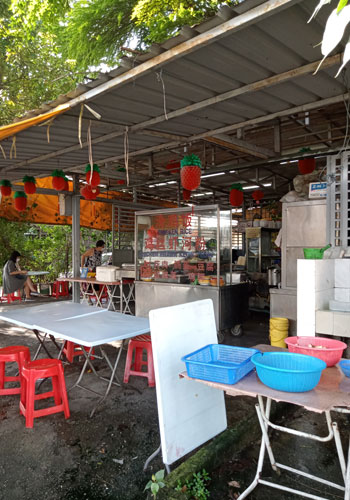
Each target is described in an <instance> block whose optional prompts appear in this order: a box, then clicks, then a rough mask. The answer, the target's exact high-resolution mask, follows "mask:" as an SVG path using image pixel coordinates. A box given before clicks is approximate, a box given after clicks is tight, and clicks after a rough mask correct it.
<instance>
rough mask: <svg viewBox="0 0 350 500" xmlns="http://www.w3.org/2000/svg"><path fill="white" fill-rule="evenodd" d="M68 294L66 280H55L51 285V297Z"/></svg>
mask: <svg viewBox="0 0 350 500" xmlns="http://www.w3.org/2000/svg"><path fill="white" fill-rule="evenodd" d="M68 295H69V288H68V281H55V282H54V284H53V287H52V297H56V299H57V298H58V297H67V296H68Z"/></svg>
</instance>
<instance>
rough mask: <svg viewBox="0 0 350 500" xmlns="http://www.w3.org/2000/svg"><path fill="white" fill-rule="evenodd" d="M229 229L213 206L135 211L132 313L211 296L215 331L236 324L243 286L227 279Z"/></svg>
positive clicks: (229, 223)
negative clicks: (134, 274) (133, 307)
mask: <svg viewBox="0 0 350 500" xmlns="http://www.w3.org/2000/svg"><path fill="white" fill-rule="evenodd" d="M231 231H232V219H231V211H230V210H224V211H222V210H220V208H219V206H218V205H207V206H199V207H187V208H176V209H164V210H152V211H147V212H136V214H135V249H136V283H135V289H136V315H137V316H148V312H149V311H150V310H151V309H156V308H158V307H166V306H171V305H176V304H181V303H186V302H191V301H194V300H200V299H205V298H210V299H212V301H213V304H214V311H215V316H216V322H217V329H218V330H219V331H222V330H225V329H230V328H234V327H235V326H236V325H237V324H240V323H241V322H242V321H243V316H244V314H245V311H246V312H247V311H248V298H247V300H246V302H247V307H246V308H245V307H244V300H245V299H244V298H245V290H246V292H247V293H246V296H247V297H248V290H247V285H246V284H245V283H235V284H232V271H231V269H232V236H231Z"/></svg>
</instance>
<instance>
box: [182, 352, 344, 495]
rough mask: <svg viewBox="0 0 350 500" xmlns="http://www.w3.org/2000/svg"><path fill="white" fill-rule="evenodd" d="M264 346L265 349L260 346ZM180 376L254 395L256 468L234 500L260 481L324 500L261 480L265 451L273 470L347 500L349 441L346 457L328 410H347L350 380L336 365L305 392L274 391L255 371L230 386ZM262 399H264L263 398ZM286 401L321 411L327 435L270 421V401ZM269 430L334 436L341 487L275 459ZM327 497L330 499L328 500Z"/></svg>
mask: <svg viewBox="0 0 350 500" xmlns="http://www.w3.org/2000/svg"><path fill="white" fill-rule="evenodd" d="M265 347H266V349H264V348H265ZM269 347H270V346H263V345H261V346H256V348H258V349H259V348H260V349H261V350H274V349H271V348H269ZM180 376H181V377H184V378H187V379H190V380H195V381H196V382H200V383H204V384H207V385H209V386H211V387H215V388H217V389H221V390H223V391H225V392H226V394H228V395H229V396H251V397H257V400H258V402H257V404H256V405H255V409H256V413H257V417H258V421H259V425H260V429H261V445H260V451H259V458H258V464H257V470H256V474H255V477H254V480H253V481H252V483H251V484H250V486H248V488H247V489H246V490H245V491H244V492H243V493H241V495H240V496H239V497H238V499H237V500H243V499H244V498H246V497H248V495H249V494H250V493H251V492H252V491H253V490H254V488H256V486H257V485H258V484H263V485H265V486H269V487H272V488H275V489H278V490H282V491H286V492H290V493H293V494H295V495H298V496H302V497H305V498H311V499H315V500H327V498H325V497H320V496H317V495H313V494H310V493H307V492H305V491H301V490H296V489H294V488H288V487H286V486H283V485H280V484H278V483H275V482H272V481H266V480H264V479H262V469H263V464H264V458H265V455H266V453H267V456H268V459H269V462H270V465H271V467H272V469H273V470H274V471H275V472H278V473H279V472H280V469H282V470H287V471H289V472H291V473H293V474H297V475H299V476H303V477H307V478H309V479H312V480H314V481H317V482H319V483H322V484H325V485H327V486H330V487H332V488H335V489H336V490H338V491H342V492H344V500H350V440H349V448H348V453H347V459H346V458H345V456H344V451H343V446H342V443H341V439H340V432H339V429H338V424H337V422H336V421H334V419H333V418H332V416H331V412H338V413H350V410H349V408H350V379H348V378H346V377H345V376H344V375H343V374H342V372H341V370H340V368H338V367H332V368H327V369H326V370H324V372H323V375H322V378H321V381H320V383H319V384H318V386H316V388H315V389H313V390H312V391H308V392H306V393H287V392H282V391H275V390H274V389H270V388H269V387H267V386H265V385H264V384H262V382H260V380H259V379H258V377H257V375H256V373H255V371H253V372H251V373H250V374H248V375H247V376H246V377H244V378H243V379H241V380H240V381H238V382H237V384H234V385H227V384H221V383H217V382H209V381H205V380H199V379H192V378H190V377H188V375H187V373H186V372H183V373H181V374H180ZM264 400H265V401H264ZM272 401H276V402H280V401H283V402H288V403H291V404H295V405H297V406H302V407H304V408H305V409H306V410H309V411H312V412H315V413H324V414H325V418H326V423H327V428H328V434H327V436H318V435H315V434H310V433H306V432H302V431H298V430H296V429H292V428H289V427H284V426H280V425H277V424H274V423H273V422H271V421H270V410H271V402H272ZM269 429H275V430H277V431H279V432H286V433H288V434H292V435H295V436H299V437H303V438H305V439H311V440H314V441H319V442H327V441H331V440H333V439H334V442H335V447H336V450H337V456H338V460H339V466H340V469H341V473H342V477H343V480H344V486H343V485H339V484H336V483H333V482H332V481H328V480H326V479H323V478H320V477H317V476H314V475H312V474H308V473H305V472H304V471H301V470H298V469H294V468H293V467H290V466H288V465H284V464H281V463H279V462H276V460H275V457H274V453H273V450H272V446H271V443H270V439H269V435H268V432H269ZM328 500H331V499H328Z"/></svg>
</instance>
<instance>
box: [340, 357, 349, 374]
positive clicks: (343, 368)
mask: <svg viewBox="0 0 350 500" xmlns="http://www.w3.org/2000/svg"><path fill="white" fill-rule="evenodd" d="M339 366H340V369H341V371H342V372H343V373H344V375H346V376H347V377H350V359H342V360H341V361H340V362H339Z"/></svg>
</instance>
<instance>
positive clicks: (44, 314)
mask: <svg viewBox="0 0 350 500" xmlns="http://www.w3.org/2000/svg"><path fill="white" fill-rule="evenodd" d="M0 319H2V320H4V321H8V322H10V323H14V324H16V325H18V326H23V327H25V328H30V329H36V330H39V331H41V332H44V333H48V334H50V335H53V336H54V337H57V338H62V339H65V340H70V341H71V342H74V343H75V344H79V345H84V346H87V347H93V346H97V345H102V344H108V343H110V342H114V341H117V340H123V339H128V338H132V337H135V336H136V335H141V334H144V333H148V332H149V331H150V328H149V321H148V319H147V318H139V317H136V316H129V315H126V314H121V313H117V312H111V311H107V310H106V309H101V308H92V307H91V306H87V305H84V304H75V303H73V302H56V303H55V304H43V305H41V306H35V307H28V308H23V307H21V308H16V309H13V310H12V311H10V312H6V313H1V314H0Z"/></svg>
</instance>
